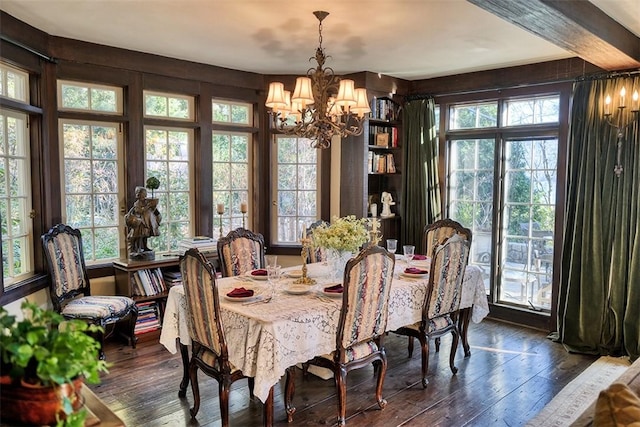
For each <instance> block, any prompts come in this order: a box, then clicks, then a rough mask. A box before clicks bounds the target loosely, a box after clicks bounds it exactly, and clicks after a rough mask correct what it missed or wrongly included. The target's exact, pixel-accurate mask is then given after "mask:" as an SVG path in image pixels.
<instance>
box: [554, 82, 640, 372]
mask: <svg viewBox="0 0 640 427" xmlns="http://www.w3.org/2000/svg"><path fill="white" fill-rule="evenodd" d="M622 87H625V88H626V91H627V96H626V100H627V106H629V104H630V102H631V95H632V93H633V91H634V90H638V91H639V92H640V76H630V75H629V76H627V77H616V78H607V79H604V80H594V81H582V82H578V83H576V84H575V86H574V95H573V105H572V111H571V120H570V129H569V159H568V180H567V205H566V217H565V230H564V232H565V235H564V243H563V252H562V272H561V279H560V292H559V300H558V328H559V329H558V332H559V334H558V339H559V340H560V341H561V342H562V343H563V344H564V345H565V347H566V348H567V349H568V350H569V351H576V352H581V353H590V354H601V355H622V354H626V355H629V356H631V358H632V359H634V360H635V359H636V358H637V357H638V356H639V355H640V347H639V344H638V338H640V304H639V303H640V221H639V220H640V217H639V216H640V138H639V131H638V128H639V125H638V122H637V121H636V122H635V123H634V124H633V125H631V126H629V127H628V128H627V129H626V131H625V132H624V133H623V143H622V156H621V163H622V166H623V172H622V174H621V175H620V176H619V177H618V176H616V174H615V173H614V166H615V164H616V157H617V145H616V137H617V132H616V130H615V129H614V128H613V127H612V126H610V125H609V124H608V123H607V122H606V121H605V120H604V118H603V110H604V102H603V100H604V99H605V97H606V95H607V94H610V95H612V97H613V98H617V97H618V94H619V93H620V90H621V89H622ZM614 94H615V96H614ZM629 109H630V108H627V109H626V110H627V111H628V110H629ZM612 110H616V111H617V110H618V109H617V108H616V107H615V106H614V108H612ZM632 117H633V115H632ZM635 117H637V114H636V115H635Z"/></svg>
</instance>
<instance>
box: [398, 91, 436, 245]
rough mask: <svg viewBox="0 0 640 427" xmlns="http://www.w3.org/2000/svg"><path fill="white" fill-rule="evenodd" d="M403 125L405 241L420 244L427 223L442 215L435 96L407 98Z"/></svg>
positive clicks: (403, 223) (404, 242)
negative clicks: (417, 98) (410, 99)
mask: <svg viewBox="0 0 640 427" xmlns="http://www.w3.org/2000/svg"><path fill="white" fill-rule="evenodd" d="M402 126H403V138H402V141H403V147H404V151H403V165H404V173H403V178H402V179H403V185H402V189H403V190H402V201H403V203H402V204H403V212H402V242H403V244H405V245H414V246H415V247H416V248H420V247H421V246H420V245H421V242H422V231H423V230H424V227H425V225H427V224H431V223H432V222H434V221H436V220H438V219H440V218H441V205H440V183H439V182H438V138H437V135H436V130H435V129H436V127H435V114H434V102H433V98H431V99H419V100H414V101H409V102H407V103H406V104H405V105H404V107H403V109H402Z"/></svg>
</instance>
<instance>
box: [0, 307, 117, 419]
mask: <svg viewBox="0 0 640 427" xmlns="http://www.w3.org/2000/svg"><path fill="white" fill-rule="evenodd" d="M21 308H22V312H23V313H24V319H23V320H20V321H18V320H17V319H16V316H12V315H9V313H8V312H7V311H6V309H5V308H4V307H0V354H1V360H0V362H1V364H0V384H2V388H1V390H0V406H1V407H2V419H3V420H7V421H18V422H25V423H29V424H37V425H42V424H55V423H57V425H59V426H76V425H79V426H80V425H84V418H85V417H86V410H84V409H81V406H82V399H81V397H80V390H81V387H82V384H83V382H84V381H86V382H87V383H91V384H96V383H98V382H100V372H107V368H108V365H107V363H106V362H105V361H104V360H100V359H99V357H98V355H99V349H100V343H99V342H98V341H97V340H95V339H94V338H93V337H92V336H91V335H90V334H91V333H95V332H98V331H99V330H100V329H101V328H100V327H99V326H96V325H91V324H87V323H86V322H84V321H81V320H65V319H64V318H63V317H62V316H61V315H60V314H58V313H56V312H54V311H51V310H45V309H42V308H40V307H38V306H37V305H35V304H33V303H29V302H24V303H22V306H21Z"/></svg>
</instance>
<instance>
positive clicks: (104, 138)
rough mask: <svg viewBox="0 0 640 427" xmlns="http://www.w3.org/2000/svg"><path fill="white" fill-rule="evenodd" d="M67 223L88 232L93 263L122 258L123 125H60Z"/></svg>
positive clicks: (71, 122)
mask: <svg viewBox="0 0 640 427" xmlns="http://www.w3.org/2000/svg"><path fill="white" fill-rule="evenodd" d="M60 140H61V141H62V146H63V156H62V160H63V164H62V167H61V169H62V183H63V189H64V190H63V206H65V219H64V221H65V222H66V223H67V224H69V225H71V226H72V227H74V228H79V229H80V231H81V232H82V244H83V249H84V253H85V259H86V261H87V263H91V262H98V261H104V260H110V259H114V258H119V256H120V248H121V247H123V245H124V241H123V239H124V235H123V233H122V232H121V230H123V228H122V227H121V223H120V218H121V216H120V209H119V207H120V204H119V199H120V186H121V183H120V177H121V176H122V171H121V167H122V164H123V162H122V159H121V157H122V155H121V154H120V153H121V149H122V148H121V147H122V144H121V132H120V126H119V125H118V124H117V123H107V122H93V121H76V120H67V119H61V120H60Z"/></svg>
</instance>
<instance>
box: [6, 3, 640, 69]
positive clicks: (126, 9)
mask: <svg viewBox="0 0 640 427" xmlns="http://www.w3.org/2000/svg"><path fill="white" fill-rule="evenodd" d="M590 1H591V3H593V4H595V5H596V6H597V7H598V8H600V9H601V10H602V11H604V12H605V13H606V14H607V15H609V16H610V17H612V18H613V19H614V20H616V21H617V22H618V23H620V24H621V25H623V26H624V27H625V28H626V29H627V30H629V31H631V32H632V33H633V34H634V35H635V36H637V37H640V0H590ZM0 9H2V10H3V11H5V12H7V13H8V14H10V15H12V16H14V17H16V18H18V19H20V20H22V21H24V22H26V23H28V24H30V25H32V26H34V27H36V28H38V29H40V30H42V31H45V32H47V33H49V34H51V35H55V36H60V37H68V38H72V39H78V40H84V41H88V42H93V43H98V44H103V45H108V46H115V47H119V48H125V49H131V50H136V51H141V52H147V53H153V54H158V55H163V56H168V57H172V58H179V59H185V60H190V61H195V62H200V63H204V64H211V65H217V66H221V67H227V68H232V69H237V70H244V71H253V72H257V73H262V74H300V73H304V72H306V70H307V69H308V68H309V67H311V66H313V65H314V63H311V62H308V60H309V58H310V57H311V56H313V55H314V53H315V48H316V47H317V45H318V21H317V20H316V18H315V17H314V16H313V14H312V12H313V11H314V10H326V11H328V12H330V15H329V16H328V17H327V18H326V19H325V20H324V22H323V32H322V35H323V47H324V48H325V50H326V53H327V54H328V55H330V56H331V58H330V59H329V60H328V61H327V64H326V65H327V66H329V67H332V68H333V69H334V70H335V71H336V73H338V74H344V73H350V72H358V71H371V72H376V73H382V74H386V75H390V76H394V77H398V78H403V79H407V80H416V79H424V78H432V77H439V76H444V75H452V74H459V73H465V72H472V71H481V70H488V69H494V68H502V67H507V66H515V65H524V64H531V63H536V62H542V61H549V60H555V59H563V58H569V57H573V56H577V55H576V53H573V52H571V51H569V50H565V49H563V48H561V47H558V45H556V44H554V43H551V42H549V41H547V40H545V39H543V38H541V37H538V36H536V35H534V34H532V33H530V32H528V31H526V30H524V29H522V28H520V27H519V26H516V25H514V24H511V23H509V22H507V21H505V20H503V19H501V18H499V17H497V16H494V15H493V14H491V13H489V12H487V11H485V10H483V9H481V8H479V7H478V6H475V5H474V4H471V3H470V2H468V1H466V0H369V1H364V0H299V1H296V2H291V3H287V2H283V1H274V0H180V1H175V0H0ZM560 46H561V45H560ZM585 59H587V58H585Z"/></svg>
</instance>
